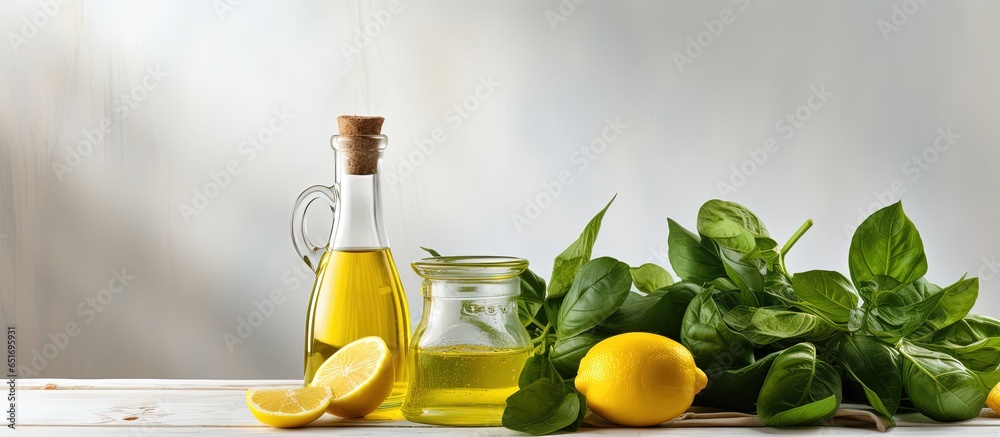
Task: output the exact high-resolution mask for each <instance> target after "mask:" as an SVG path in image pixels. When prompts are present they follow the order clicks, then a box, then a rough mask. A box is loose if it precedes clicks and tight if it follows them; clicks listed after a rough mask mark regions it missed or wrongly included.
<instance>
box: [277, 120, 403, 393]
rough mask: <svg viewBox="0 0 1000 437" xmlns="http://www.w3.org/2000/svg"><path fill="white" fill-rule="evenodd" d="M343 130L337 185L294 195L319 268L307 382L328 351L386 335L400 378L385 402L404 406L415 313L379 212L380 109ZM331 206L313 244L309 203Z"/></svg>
mask: <svg viewBox="0 0 1000 437" xmlns="http://www.w3.org/2000/svg"><path fill="white" fill-rule="evenodd" d="M337 121H338V124H339V126H340V135H334V136H333V137H332V139H331V143H332V146H333V149H334V156H335V178H334V184H333V186H330V187H327V186H322V185H317V186H314V187H310V188H309V189H307V190H305V191H304V192H303V193H302V194H301V195H300V196H299V198H298V200H297V201H296V203H295V208H294V211H293V216H292V239H293V242H294V243H295V248H296V250H297V251H298V252H299V255H300V256H301V257H302V259H303V261H305V262H306V264H307V265H309V267H310V268H312V269H313V270H314V271H315V272H316V282H315V283H314V285H313V289H312V294H311V296H310V298H309V308H308V313H307V314H306V317H307V320H306V333H305V366H304V367H305V368H304V372H303V373H304V376H303V379H304V382H305V383H306V384H308V383H309V382H310V381H311V380H312V378H313V376H314V374H315V373H316V370H317V369H318V368H319V366H320V365H321V364H323V362H324V361H326V359H327V358H329V357H330V356H331V355H333V353H334V352H336V351H337V350H339V349H340V348H342V347H343V346H345V345H346V344H348V343H350V342H352V341H354V340H357V339H359V338H361V337H366V336H372V335H374V336H378V337H381V338H382V339H383V340H385V343H386V344H387V345H388V346H389V350H390V352H391V353H392V356H393V362H394V365H395V372H396V382H395V385H394V387H393V390H392V394H391V395H390V396H389V398H388V399H387V400H386V401H385V403H384V404H383V405H382V407H383V408H389V407H396V406H399V405H400V404H401V403H402V401H403V397H404V396H405V393H406V388H407V381H408V378H407V373H408V372H407V366H406V353H407V349H408V345H409V337H410V315H409V311H408V309H407V304H406V296H405V294H404V293H403V286H402V284H401V282H400V279H399V272H398V271H397V269H396V264H395V262H394V261H393V258H392V252H391V251H390V250H389V244H388V240H387V239H386V235H385V228H384V224H383V220H382V201H381V186H380V183H381V182H380V178H379V176H380V167H381V161H382V152H383V151H384V150H385V147H386V145H387V144H388V139H387V138H386V137H385V136H384V135H380V131H381V125H382V121H383V119H382V117H358V116H341V117H338V118H337ZM316 200H321V201H324V202H326V203H327V204H328V205H329V206H330V208H331V209H332V210H333V211H334V222H333V226H332V231H331V237H330V240H329V243H328V244H326V245H325V246H321V247H320V246H316V245H314V244H312V243H311V242H310V241H309V238H308V236H306V234H305V226H306V224H305V211H306V209H307V208H308V206H309V204H310V203H312V202H313V201H316Z"/></svg>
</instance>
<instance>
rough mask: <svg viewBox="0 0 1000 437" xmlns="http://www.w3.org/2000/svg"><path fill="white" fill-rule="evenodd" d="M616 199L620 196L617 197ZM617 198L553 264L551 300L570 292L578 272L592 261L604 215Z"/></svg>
mask: <svg viewBox="0 0 1000 437" xmlns="http://www.w3.org/2000/svg"><path fill="white" fill-rule="evenodd" d="M615 197H618V196H617V195H615ZM615 197H612V198H611V201H609V202H608V204H607V205H605V206H604V209H602V210H601V212H598V213H597V215H595V216H594V218H592V219H591V220H590V222H589V223H587V226H586V227H585V228H584V229H583V233H581V234H580V237H579V238H577V239H576V241H574V242H573V244H570V245H569V247H567V248H566V250H563V252H562V253H560V254H559V256H557V257H556V260H555V262H554V263H553V264H552V281H551V283H550V284H549V291H548V293H549V294H548V298H549V299H554V298H558V297H562V296H564V295H565V294H566V293H567V292H569V289H570V286H571V285H572V284H573V278H575V277H576V274H577V271H579V270H580V267H582V266H583V264H584V263H586V262H587V261H590V255H591V253H592V251H593V249H594V242H595V241H597V234H598V233H599V232H600V231H601V221H602V220H604V213H605V212H607V211H608V208H609V207H610V206H611V203H612V202H614V201H615Z"/></svg>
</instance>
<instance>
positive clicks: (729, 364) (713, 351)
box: [681, 289, 753, 369]
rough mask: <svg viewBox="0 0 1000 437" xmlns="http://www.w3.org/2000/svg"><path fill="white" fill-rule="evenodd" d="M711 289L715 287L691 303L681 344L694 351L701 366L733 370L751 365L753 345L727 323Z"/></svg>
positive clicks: (682, 330) (696, 297)
mask: <svg viewBox="0 0 1000 437" xmlns="http://www.w3.org/2000/svg"><path fill="white" fill-rule="evenodd" d="M712 292H713V290H712V289H706V290H704V291H702V292H701V293H699V294H698V295H697V296H695V297H694V299H692V300H691V303H690V304H689V305H688V307H687V310H686V312H685V313H684V320H683V322H682V324H681V344H683V345H684V347H686V348H688V350H689V351H691V355H693V356H694V360H695V363H696V364H697V365H698V368H700V369H710V368H721V369H733V368H741V367H745V366H747V365H749V364H752V363H753V345H752V344H751V343H750V341H749V340H747V339H746V337H743V336H742V335H740V334H737V333H735V332H733V331H731V330H730V329H729V328H728V327H727V326H726V323H725V322H724V321H723V319H722V317H723V315H722V314H721V312H720V311H719V307H718V306H717V305H716V303H715V300H714V299H713V298H712Z"/></svg>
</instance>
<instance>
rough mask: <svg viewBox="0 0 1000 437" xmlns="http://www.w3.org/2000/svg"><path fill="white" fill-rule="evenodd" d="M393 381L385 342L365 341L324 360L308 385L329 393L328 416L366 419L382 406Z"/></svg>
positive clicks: (390, 358) (368, 339) (373, 338)
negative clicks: (326, 389)
mask: <svg viewBox="0 0 1000 437" xmlns="http://www.w3.org/2000/svg"><path fill="white" fill-rule="evenodd" d="M395 379H396V370H395V367H394V366H393V360H392V354H390V353H389V348H388V346H386V344H385V341H383V340H382V339H381V338H379V337H364V338H359V339H357V340H355V341H353V342H351V343H348V344H347V345H346V346H344V347H342V348H340V350H338V351H337V352H336V353H334V354H333V355H332V356H331V357H330V358H327V360H326V361H325V362H323V365H321V366H320V367H319V369H318V370H316V375H315V376H313V380H312V382H310V383H309V385H310V386H318V387H328V388H329V389H330V390H331V391H332V393H333V399H331V400H330V405H329V406H328V407H327V408H326V411H327V412H328V413H330V414H335V415H337V416H340V417H347V418H352V417H362V416H365V415H367V414H368V413H371V412H372V411H375V409H376V408H378V407H379V405H382V402H385V400H386V398H388V397H389V394H391V393H392V385H393V383H394V382H395Z"/></svg>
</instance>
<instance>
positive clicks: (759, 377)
mask: <svg viewBox="0 0 1000 437" xmlns="http://www.w3.org/2000/svg"><path fill="white" fill-rule="evenodd" d="M780 353H781V352H780V351H779V352H773V353H771V354H769V355H767V356H766V357H764V358H761V359H759V360H757V361H754V363H753V364H750V365H747V366H744V367H742V368H739V369H722V368H711V369H707V370H705V374H706V375H707V376H708V385H707V386H706V387H705V389H704V390H702V391H701V392H700V393H698V394H697V395H696V396H695V398H694V405H699V406H703V407H714V408H721V409H723V410H729V411H742V412H756V410H757V394H758V393H760V388H761V387H762V386H763V385H764V378H765V377H767V372H768V371H769V370H771V364H772V363H773V362H774V359H775V358H776V357H777V356H778V354H780Z"/></svg>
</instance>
